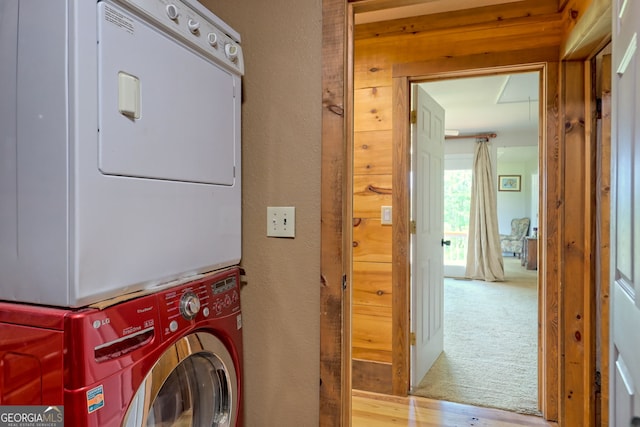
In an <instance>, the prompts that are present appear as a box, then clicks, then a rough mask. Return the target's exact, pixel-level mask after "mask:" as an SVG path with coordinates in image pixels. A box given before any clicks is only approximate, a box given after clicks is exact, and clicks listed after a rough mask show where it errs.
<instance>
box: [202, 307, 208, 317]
mask: <svg viewBox="0 0 640 427" xmlns="http://www.w3.org/2000/svg"><path fill="white" fill-rule="evenodd" d="M202 314H203V315H204V317H209V307H205V308H203V309H202Z"/></svg>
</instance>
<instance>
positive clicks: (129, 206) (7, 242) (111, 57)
mask: <svg viewBox="0 0 640 427" xmlns="http://www.w3.org/2000/svg"><path fill="white" fill-rule="evenodd" d="M243 72H244V66H243V57H242V51H241V47H240V36H239V34H238V33H237V32H236V31H234V30H233V29H232V28H230V27H229V26H228V25H227V24H225V23H224V22H223V21H221V20H220V19H219V18H218V17H217V16H215V15H214V14H212V13H211V12H210V11H209V10H208V9H206V8H205V7H203V6H202V5H200V4H199V3H198V2H196V1H195V0H104V1H97V2H96V1H86V0H49V1H46V2H43V1H39V0H20V1H15V0H0V75H1V76H2V78H1V79H0V132H1V134H0V271H1V272H2V274H1V275H0V299H5V300H11V301H22V302H30V303H39V304H46V305H54V306H68V307H75V306H82V305H88V304H91V303H94V302H96V301H100V300H103V299H105V298H109V297H112V296H115V295H119V294H122V293H126V292H131V291H136V290H139V289H141V288H145V287H149V286H152V285H154V284H157V283H164V282H167V281H171V280H174V279H178V278H181V277H188V276H190V275H193V274H196V273H202V272H206V271H211V270H215V269H218V268H222V267H226V266H230V265H234V264H237V263H238V262H239V260H240V255H241V245H240V243H241V236H240V232H241V223H240V217H241V193H240V190H241V180H240V177H241V169H240V126H241V123H240V104H241V76H242V74H243Z"/></svg>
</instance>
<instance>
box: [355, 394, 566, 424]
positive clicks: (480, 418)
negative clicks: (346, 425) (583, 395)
mask: <svg viewBox="0 0 640 427" xmlns="http://www.w3.org/2000/svg"><path fill="white" fill-rule="evenodd" d="M351 421H352V423H351V425H352V427H386V426H394V425H395V426H410V427H418V426H419V427H467V426H468V427H518V426H520V427H521V426H538V427H557V424H556V423H548V422H546V421H544V420H543V419H542V418H539V417H531V416H526V415H520V414H514V413H511V412H506V411H501V410H497V409H489V408H480V407H475V406H469V405H461V404H458V403H451V402H442V401H438V400H431V399H426V398H423V397H413V396H409V397H397V396H387V395H382V394H376V393H369V392H364V391H357V390H354V391H353V392H352V417H351Z"/></svg>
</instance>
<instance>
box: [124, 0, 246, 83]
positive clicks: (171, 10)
mask: <svg viewBox="0 0 640 427" xmlns="http://www.w3.org/2000/svg"><path fill="white" fill-rule="evenodd" d="M113 1H115V2H117V3H119V4H121V5H122V6H124V7H126V8H128V9H130V10H133V11H135V12H137V13H138V14H140V15H141V16H143V17H144V18H145V19H146V20H147V21H150V22H151V23H152V24H153V25H155V26H160V27H161V28H162V29H163V30H165V31H167V32H169V33H171V34H173V35H174V36H177V37H178V38H180V39H181V40H182V41H183V42H185V43H187V44H188V45H190V46H192V47H193V48H195V49H196V50H198V51H199V52H201V53H203V54H204V55H205V56H207V57H209V58H210V59H212V60H214V61H215V62H217V63H218V64H220V65H222V66H224V67H225V68H227V69H228V70H230V71H232V72H234V73H236V74H240V75H242V74H244V61H243V57H242V49H241V47H240V35H239V34H238V33H236V32H235V31H233V29H231V28H230V27H229V26H228V25H227V24H225V23H224V22H223V21H222V20H221V19H220V18H218V17H217V16H216V15H214V14H213V13H211V12H210V11H209V10H208V9H206V8H205V7H204V6H202V5H200V4H199V3H197V2H190V1H189V0H113Z"/></svg>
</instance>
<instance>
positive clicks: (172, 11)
mask: <svg viewBox="0 0 640 427" xmlns="http://www.w3.org/2000/svg"><path fill="white" fill-rule="evenodd" d="M166 10H167V16H168V17H169V19H171V20H173V21H175V20H176V19H178V8H177V7H176V5H175V4H168V5H167V7H166Z"/></svg>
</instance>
